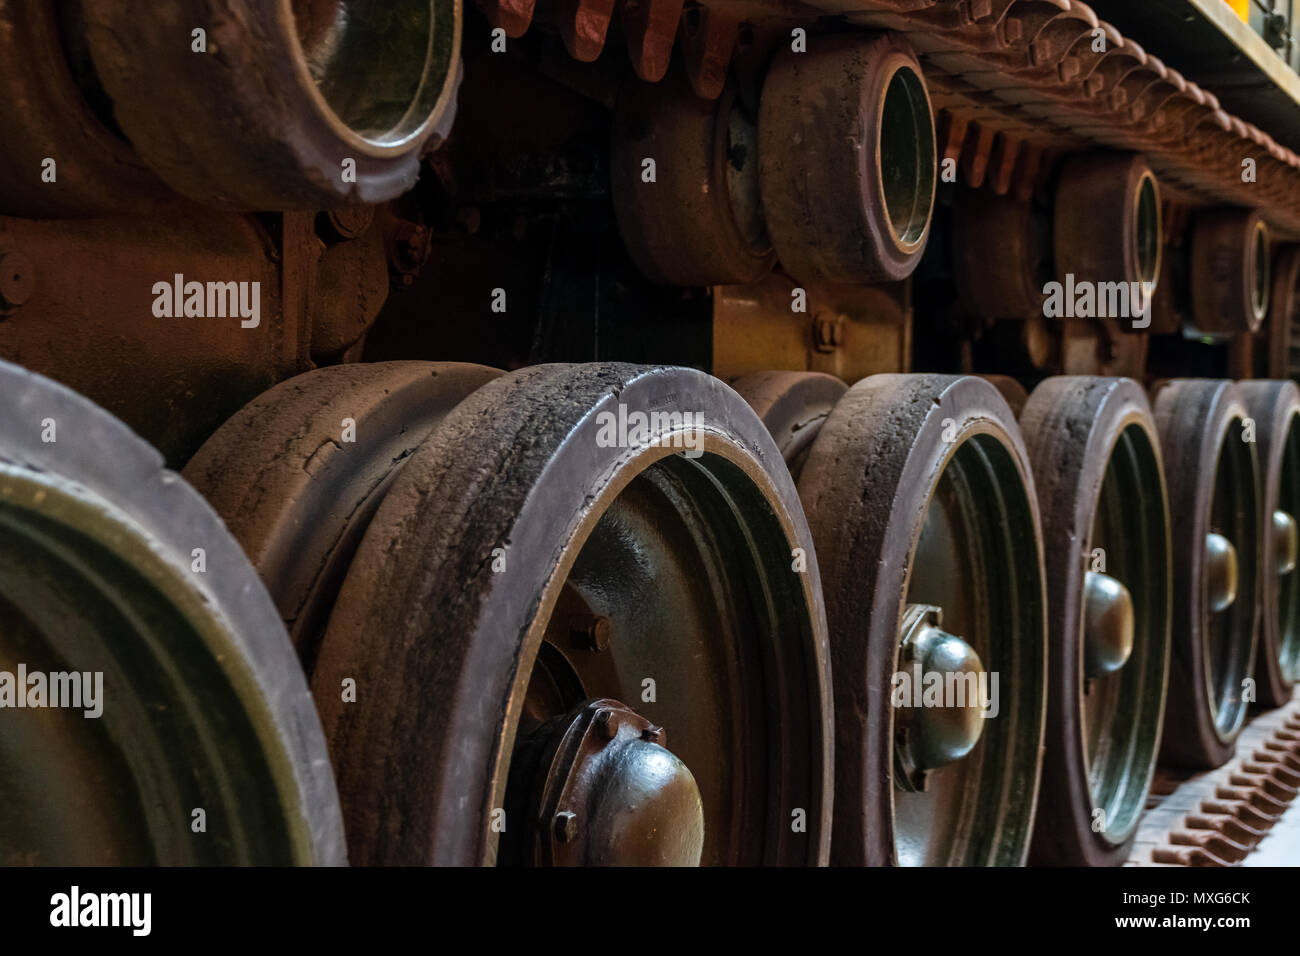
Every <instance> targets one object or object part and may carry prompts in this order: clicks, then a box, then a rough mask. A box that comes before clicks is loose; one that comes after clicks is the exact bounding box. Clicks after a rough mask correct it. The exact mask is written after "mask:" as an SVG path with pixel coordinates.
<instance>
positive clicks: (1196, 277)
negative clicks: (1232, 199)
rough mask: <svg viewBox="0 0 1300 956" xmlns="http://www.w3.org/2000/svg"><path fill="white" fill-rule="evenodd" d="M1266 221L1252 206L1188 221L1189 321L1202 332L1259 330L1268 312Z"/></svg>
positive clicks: (1225, 333)
mask: <svg viewBox="0 0 1300 956" xmlns="http://www.w3.org/2000/svg"><path fill="white" fill-rule="evenodd" d="M1270 255H1271V253H1270V250H1269V235H1268V226H1267V224H1266V223H1265V222H1264V217H1263V216H1261V215H1260V214H1259V213H1258V212H1256V211H1255V210H1250V209H1211V210H1206V211H1203V212H1200V213H1197V215H1196V219H1195V220H1194V221H1193V223H1192V239H1191V253H1190V256H1191V258H1190V261H1189V263H1188V272H1189V275H1190V287H1191V289H1190V292H1191V300H1192V324H1193V326H1194V328H1195V331H1196V332H1198V333H1202V334H1204V335H1210V336H1216V337H1224V336H1232V335H1238V334H1240V333H1242V332H1251V333H1254V332H1258V331H1259V327H1260V324H1261V323H1262V322H1263V321H1264V316H1266V315H1267V314H1268V301H1269V291H1270V288H1271V286H1272V279H1271V277H1270V274H1269V272H1270Z"/></svg>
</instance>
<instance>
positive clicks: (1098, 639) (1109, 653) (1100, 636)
mask: <svg viewBox="0 0 1300 956" xmlns="http://www.w3.org/2000/svg"><path fill="white" fill-rule="evenodd" d="M1133 627H1134V625H1133V596H1132V595H1131V594H1129V590H1128V588H1126V587H1125V586H1124V585H1123V584H1121V583H1120V582H1119V581H1117V580H1115V579H1114V578H1112V577H1111V576H1110V575H1109V574H1102V573H1099V572H1097V571H1088V572H1087V573H1086V575H1085V578H1084V584H1083V662H1084V674H1085V676H1087V677H1088V678H1089V679H1091V678H1094V677H1101V676H1103V675H1105V674H1113V673H1115V672H1116V671H1117V670H1119V669H1120V668H1121V667H1123V666H1124V665H1125V663H1127V662H1128V659H1129V655H1130V654H1132V653H1133Z"/></svg>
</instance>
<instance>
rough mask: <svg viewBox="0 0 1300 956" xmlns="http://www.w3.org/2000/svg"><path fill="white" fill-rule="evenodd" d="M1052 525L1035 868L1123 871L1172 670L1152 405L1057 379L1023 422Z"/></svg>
mask: <svg viewBox="0 0 1300 956" xmlns="http://www.w3.org/2000/svg"><path fill="white" fill-rule="evenodd" d="M1020 427H1021V429H1022V430H1023V431H1024V435H1025V444H1026V445H1027V446H1028V448H1029V457H1030V461H1031V462H1032V463H1033V467H1034V476H1035V482H1036V486H1037V489H1038V505H1039V508H1040V510H1041V512H1042V517H1043V542H1044V544H1043V554H1044V560H1045V568H1046V572H1047V598H1048V621H1049V632H1050V633H1051V635H1052V649H1051V653H1050V655H1049V656H1050V660H1051V663H1052V667H1051V670H1050V672H1049V675H1048V688H1049V693H1048V707H1047V740H1046V746H1045V753H1044V757H1043V786H1042V796H1041V799H1040V800H1039V802H1038V818H1037V821H1036V823H1035V828H1034V840H1033V847H1032V855H1031V859H1032V860H1033V862H1035V863H1047V864H1055V865H1071V866H1103V865H1118V864H1119V863H1122V862H1123V861H1124V860H1125V859H1126V857H1127V853H1128V846H1129V845H1130V844H1131V842H1132V840H1133V837H1134V835H1135V834H1136V832H1137V824H1138V818H1139V817H1140V816H1141V814H1142V810H1143V807H1144V806H1145V803H1146V797H1147V791H1148V790H1149V789H1150V786H1151V777H1152V774H1153V772H1154V771H1155V766H1156V754H1157V751H1158V749H1159V746H1160V730H1161V724H1162V722H1163V718H1164V709H1165V688H1166V685H1167V682H1168V671H1169V613H1170V577H1169V576H1170V555H1169V506H1168V503H1167V502H1166V500H1165V483H1164V472H1163V469H1162V468H1161V463H1160V450H1159V449H1160V440H1159V438H1158V436H1157V434H1156V426H1155V420H1154V419H1153V418H1152V416H1151V409H1150V407H1149V405H1148V404H1147V398H1146V395H1145V394H1144V393H1143V391H1142V389H1141V388H1140V387H1139V386H1138V384H1137V383H1136V382H1133V381H1130V380H1129V379H1122V378H1082V377H1061V378H1049V379H1047V380H1046V381H1044V382H1043V383H1042V384H1041V385H1039V386H1038V387H1037V388H1036V389H1034V393H1033V395H1031V396H1030V398H1029V401H1028V403H1027V404H1026V405H1025V408H1024V411H1023V412H1022V414H1021V416H1020Z"/></svg>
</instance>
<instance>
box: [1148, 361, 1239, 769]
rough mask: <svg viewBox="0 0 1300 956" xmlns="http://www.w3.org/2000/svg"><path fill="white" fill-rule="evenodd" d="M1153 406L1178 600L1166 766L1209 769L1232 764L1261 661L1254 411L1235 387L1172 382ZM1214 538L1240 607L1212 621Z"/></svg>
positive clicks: (1162, 751)
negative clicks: (1209, 563)
mask: <svg viewBox="0 0 1300 956" xmlns="http://www.w3.org/2000/svg"><path fill="white" fill-rule="evenodd" d="M1152 408H1153V410H1154V412H1155V417H1156V426H1157V430H1158V431H1159V433H1160V452H1161V456H1162V458H1163V460H1164V461H1165V463H1166V471H1165V478H1166V482H1167V485H1168V491H1169V511H1170V522H1171V523H1170V528H1171V531H1172V545H1173V556H1174V563H1173V572H1174V577H1173V581H1174V591H1173V593H1174V595H1175V600H1174V605H1173V608H1174V611H1173V617H1172V624H1173V627H1172V631H1171V635H1172V636H1171V645H1170V662H1169V697H1168V702H1167V705H1166V710H1165V732H1164V738H1163V740H1162V742H1161V747H1160V761H1161V763H1169V764H1173V765H1176V766H1181V767H1186V768H1188V769H1210V768H1213V767H1217V766H1220V765H1221V764H1223V763H1224V762H1225V761H1227V760H1228V758H1229V757H1231V756H1232V752H1233V746H1234V742H1235V740H1236V738H1237V735H1238V734H1239V733H1240V732H1241V728H1242V725H1243V723H1244V721H1245V717H1246V705H1245V703H1244V702H1243V700H1242V691H1243V689H1244V688H1243V685H1242V681H1244V680H1245V678H1246V677H1247V676H1248V675H1249V673H1250V667H1251V664H1252V662H1253V660H1254V655H1255V640H1256V635H1257V628H1256V624H1257V619H1258V606H1259V601H1258V590H1257V588H1258V574H1257V567H1258V560H1259V558H1258V556H1259V542H1258V531H1257V526H1258V493H1257V484H1256V482H1257V480H1258V479H1257V470H1258V469H1257V465H1256V450H1255V443H1253V442H1245V441H1242V440H1241V438H1242V437H1243V423H1244V420H1245V419H1246V418H1247V417H1248V413H1247V410H1246V404H1245V402H1244V401H1243V399H1242V397H1241V392H1240V391H1239V390H1238V388H1237V386H1236V385H1234V384H1233V383H1232V382H1226V381H1206V380H1197V379H1174V380H1172V381H1169V382H1166V383H1162V384H1161V385H1160V386H1159V387H1158V388H1157V390H1156V392H1155V395H1154V400H1153V402H1152ZM1211 531H1215V532H1217V533H1220V534H1222V535H1224V536H1225V537H1227V538H1228V540H1229V541H1231V542H1232V543H1233V545H1234V547H1235V548H1236V553H1237V566H1238V569H1239V570H1238V575H1239V576H1238V588H1237V597H1236V600H1235V601H1234V602H1233V604H1232V605H1231V606H1230V607H1229V608H1228V609H1227V610H1225V611H1223V612H1220V613H1219V616H1218V619H1217V620H1211V618H1210V613H1211V612H1210V609H1209V603H1208V602H1209V599H1208V597H1207V587H1206V582H1205V570H1204V566H1205V563H1206V562H1205V557H1204V556H1205V548H1206V545H1205V541H1206V535H1207V534H1208V533H1209V532H1211ZM1212 635H1214V636H1217V638H1218V642H1219V649H1220V650H1221V651H1223V652H1224V653H1225V654H1226V660H1223V659H1222V658H1220V663H1219V664H1218V665H1212V664H1211V661H1210V660H1209V652H1208V649H1207V647H1208V642H1209V641H1210V640H1211V637H1212ZM1216 671H1217V680H1216V679H1215V678H1216ZM1212 681H1214V683H1215V684H1216V686H1215V687H1214V689H1211V682H1212Z"/></svg>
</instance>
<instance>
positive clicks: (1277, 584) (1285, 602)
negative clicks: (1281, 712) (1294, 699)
mask: <svg viewBox="0 0 1300 956" xmlns="http://www.w3.org/2000/svg"><path fill="white" fill-rule="evenodd" d="M1238 387H1239V388H1240V389H1241V393H1242V395H1244V396H1245V397H1246V408H1247V410H1248V411H1249V412H1250V417H1251V418H1253V419H1254V420H1255V427H1256V428H1257V429H1258V434H1257V440H1258V445H1259V449H1258V452H1259V454H1258V458H1259V468H1260V489H1261V496H1262V501H1261V504H1262V508H1261V511H1260V514H1261V515H1262V516H1263V519H1262V522H1263V524H1262V535H1261V537H1262V545H1263V546H1262V548H1261V555H1262V557H1261V565H1260V574H1259V580H1260V623H1259V648H1258V651H1257V653H1256V657H1255V685H1256V691H1257V694H1258V699H1259V702H1260V703H1261V704H1263V705H1265V706H1266V707H1281V706H1282V705H1283V704H1286V703H1288V702H1289V701H1290V700H1291V692H1292V688H1293V687H1294V685H1295V682H1296V680H1297V679H1298V678H1300V571H1297V570H1296V550H1297V541H1296V520H1297V516H1300V389H1297V388H1296V386H1295V383H1294V382H1290V381H1285V382H1242V383H1241V384H1240V385H1239V386H1238Z"/></svg>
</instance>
